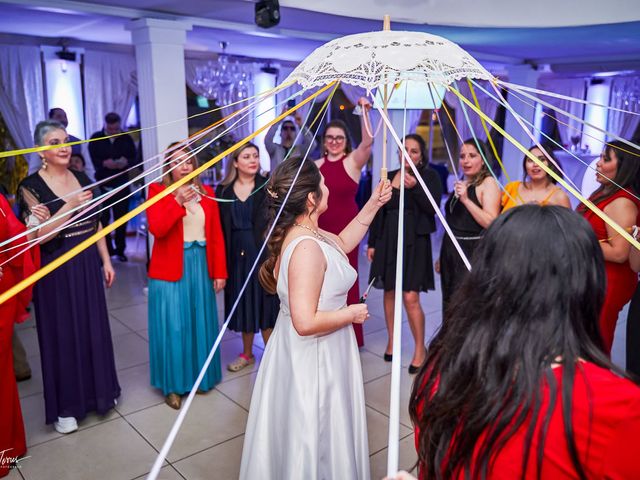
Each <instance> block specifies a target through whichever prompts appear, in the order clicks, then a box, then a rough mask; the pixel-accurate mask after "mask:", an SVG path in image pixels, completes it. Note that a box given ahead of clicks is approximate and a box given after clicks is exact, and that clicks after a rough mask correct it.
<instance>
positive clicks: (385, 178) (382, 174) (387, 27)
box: [380, 15, 391, 182]
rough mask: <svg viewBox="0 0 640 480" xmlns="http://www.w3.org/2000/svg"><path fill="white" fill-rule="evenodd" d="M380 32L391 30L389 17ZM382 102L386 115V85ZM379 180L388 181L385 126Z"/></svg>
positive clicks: (387, 100)
mask: <svg viewBox="0 0 640 480" xmlns="http://www.w3.org/2000/svg"><path fill="white" fill-rule="evenodd" d="M382 30H385V31H389V30H391V15H385V16H384V17H383V20H382ZM383 95H384V96H383V101H384V113H385V114H386V113H387V104H388V103H389V95H388V92H387V85H386V84H385V86H384V93H383ZM380 180H382V181H383V182H387V181H389V177H388V175H387V126H386V125H385V126H384V129H383V130H382V168H381V169H380Z"/></svg>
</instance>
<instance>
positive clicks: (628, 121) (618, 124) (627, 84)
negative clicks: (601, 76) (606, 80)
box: [607, 77, 640, 140]
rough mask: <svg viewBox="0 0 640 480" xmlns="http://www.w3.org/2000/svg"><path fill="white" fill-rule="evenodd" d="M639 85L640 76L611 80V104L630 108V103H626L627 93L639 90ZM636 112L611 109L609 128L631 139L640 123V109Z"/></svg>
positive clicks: (616, 106) (612, 131)
mask: <svg viewBox="0 0 640 480" xmlns="http://www.w3.org/2000/svg"><path fill="white" fill-rule="evenodd" d="M638 87H640V77H619V78H614V79H613V80H612V82H611V100H610V101H609V106H611V107H615V108H621V109H623V110H629V109H630V107H629V105H626V103H625V102H626V100H627V98H626V96H625V94H628V93H630V92H633V91H636V92H637V89H638ZM636 101H638V100H636ZM635 113H636V115H634V114H631V113H624V112H618V111H616V110H609V117H608V121H607V122H608V124H607V130H609V131H610V132H611V133H615V134H616V135H618V136H620V137H622V138H624V139H625V140H631V139H632V137H633V134H634V133H635V132H636V130H637V129H638V125H639V124H640V115H638V113H640V111H638V109H636V110H635ZM610 140H611V139H610Z"/></svg>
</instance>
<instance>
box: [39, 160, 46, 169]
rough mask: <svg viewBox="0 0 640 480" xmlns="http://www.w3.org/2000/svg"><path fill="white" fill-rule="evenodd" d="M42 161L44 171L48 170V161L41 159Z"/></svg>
mask: <svg viewBox="0 0 640 480" xmlns="http://www.w3.org/2000/svg"><path fill="white" fill-rule="evenodd" d="M40 159H41V160H42V169H43V170H46V169H47V159H46V158H44V157H40Z"/></svg>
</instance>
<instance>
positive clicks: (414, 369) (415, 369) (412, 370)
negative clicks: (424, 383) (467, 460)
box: [409, 365, 421, 375]
mask: <svg viewBox="0 0 640 480" xmlns="http://www.w3.org/2000/svg"><path fill="white" fill-rule="evenodd" d="M420 367H421V365H418V366H417V367H416V366H415V365H409V374H410V375H415V374H416V373H418V370H420Z"/></svg>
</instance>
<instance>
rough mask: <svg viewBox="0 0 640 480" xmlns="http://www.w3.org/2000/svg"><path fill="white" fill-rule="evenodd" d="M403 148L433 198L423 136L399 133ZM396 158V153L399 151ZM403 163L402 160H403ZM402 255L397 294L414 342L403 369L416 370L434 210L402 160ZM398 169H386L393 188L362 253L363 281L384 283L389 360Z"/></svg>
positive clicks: (437, 185) (436, 186)
mask: <svg viewBox="0 0 640 480" xmlns="http://www.w3.org/2000/svg"><path fill="white" fill-rule="evenodd" d="M404 141H405V147H406V149H407V153H408V154H409V157H410V158H411V161H412V163H413V164H414V165H415V166H416V167H417V169H418V171H419V172H420V176H421V177H422V179H423V180H424V183H425V184H426V185H427V188H428V189H429V191H430V192H431V195H433V198H434V200H435V201H436V203H437V204H440V199H441V198H442V183H441V181H440V177H439V175H438V173H437V172H436V171H435V170H433V169H432V168H431V167H429V165H428V163H427V156H426V147H425V142H424V140H423V139H422V137H420V136H419V135H415V134H410V135H407V136H406V137H405V138H404ZM400 158H401V161H402V156H401V157H400ZM405 165H406V164H405ZM405 168H406V174H405V180H404V187H405V218H404V257H403V278H402V296H403V303H404V308H405V309H406V311H407V316H408V317H409V326H410V327H411V333H412V334H413V339H414V340H415V343H416V346H415V350H414V353H413V360H412V361H411V365H409V373H416V372H417V371H418V368H419V367H420V365H422V362H423V361H424V358H425V355H426V350H425V346H424V322H425V319H424V312H423V310H422V306H421V305H420V292H427V291H429V290H434V289H435V282H434V274H433V256H432V253H431V233H433V232H434V231H435V229H436V223H435V218H434V215H435V211H434V209H433V206H432V205H431V202H429V199H428V198H427V195H426V194H425V192H424V191H423V190H422V188H421V187H420V186H419V185H418V180H417V179H416V178H415V177H414V175H413V171H412V170H411V168H410V167H409V166H408V165H406V166H405ZM400 173H401V172H400V170H399V169H398V170H394V171H392V172H389V178H390V179H391V186H392V187H393V193H392V196H391V200H390V201H389V203H387V204H386V205H385V206H384V207H382V208H381V209H380V210H379V211H378V213H377V214H376V217H375V219H374V220H373V223H372V224H371V230H370V232H369V248H368V250H367V256H368V258H369V261H371V262H372V263H371V270H370V273H369V281H371V280H372V279H374V278H375V279H376V281H375V282H374V285H375V286H376V288H382V289H384V316H385V320H386V323H387V331H388V334H389V336H388V342H387V349H386V350H385V353H384V359H385V360H386V361H391V360H392V357H391V351H392V345H393V307H394V295H395V282H396V251H397V247H398V214H399V206H400V182H401V181H402V177H401V174H400Z"/></svg>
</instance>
